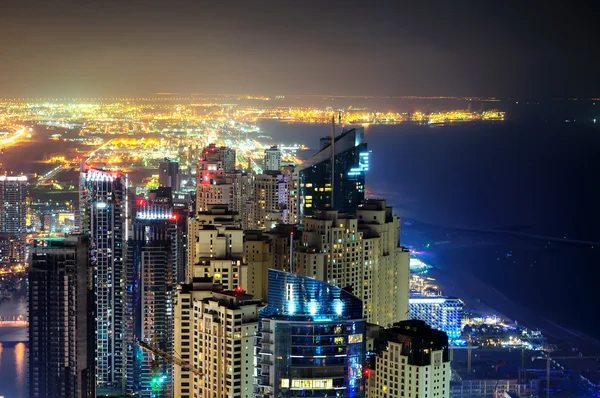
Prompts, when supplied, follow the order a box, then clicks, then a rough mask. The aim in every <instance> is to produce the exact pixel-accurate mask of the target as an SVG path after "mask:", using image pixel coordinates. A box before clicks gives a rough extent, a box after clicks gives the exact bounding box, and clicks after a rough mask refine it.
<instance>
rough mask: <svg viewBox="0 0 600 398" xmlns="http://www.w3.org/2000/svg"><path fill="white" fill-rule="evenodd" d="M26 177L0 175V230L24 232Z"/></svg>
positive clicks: (12, 232) (14, 232) (13, 232)
mask: <svg viewBox="0 0 600 398" xmlns="http://www.w3.org/2000/svg"><path fill="white" fill-rule="evenodd" d="M26 189H27V177H26V176H18V177H13V176H0V212H1V214H0V232H6V233H9V234H22V233H26V232H27V230H26V224H25V218H26V215H27V203H26V197H27V192H26Z"/></svg>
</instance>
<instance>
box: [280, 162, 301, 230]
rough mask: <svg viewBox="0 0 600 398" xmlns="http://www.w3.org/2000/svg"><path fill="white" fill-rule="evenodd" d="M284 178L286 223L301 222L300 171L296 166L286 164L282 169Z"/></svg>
mask: <svg viewBox="0 0 600 398" xmlns="http://www.w3.org/2000/svg"><path fill="white" fill-rule="evenodd" d="M282 173H283V180H284V181H285V183H286V191H285V201H284V202H285V208H284V210H283V223H284V224H298V222H299V218H298V217H299V204H300V200H299V194H298V184H299V182H298V173H297V172H296V171H295V168H294V166H285V167H284V168H283V169H282Z"/></svg>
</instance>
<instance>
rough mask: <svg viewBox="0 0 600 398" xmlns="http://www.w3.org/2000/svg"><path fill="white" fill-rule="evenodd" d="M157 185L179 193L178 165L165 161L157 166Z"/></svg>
mask: <svg viewBox="0 0 600 398" xmlns="http://www.w3.org/2000/svg"><path fill="white" fill-rule="evenodd" d="M158 184H159V185H160V186H161V187H169V188H171V189H172V190H173V191H174V192H176V191H179V163H177V162H175V161H172V160H169V159H166V158H165V160H163V161H161V162H160V163H159V166H158Z"/></svg>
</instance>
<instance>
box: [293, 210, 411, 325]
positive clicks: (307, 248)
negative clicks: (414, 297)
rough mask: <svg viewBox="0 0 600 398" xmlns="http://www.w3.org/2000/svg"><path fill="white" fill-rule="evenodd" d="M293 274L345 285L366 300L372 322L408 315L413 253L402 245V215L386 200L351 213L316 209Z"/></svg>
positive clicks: (304, 233)
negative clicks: (397, 215) (388, 204)
mask: <svg viewBox="0 0 600 398" xmlns="http://www.w3.org/2000/svg"><path fill="white" fill-rule="evenodd" d="M300 241H301V243H300V245H299V246H298V247H296V248H294V252H293V260H294V261H293V263H294V272H296V273H298V274H300V275H306V276H310V277H313V278H316V279H319V280H321V281H324V282H327V283H330V284H333V285H335V286H339V287H341V288H347V289H350V290H351V291H352V293H353V294H354V295H356V296H357V297H358V298H360V299H361V300H362V301H363V307H364V316H365V318H367V320H368V321H369V322H372V323H377V324H378V325H381V326H389V325H391V324H393V323H394V322H397V321H400V320H404V319H407V315H408V294H409V252H408V250H407V249H405V248H403V247H402V246H400V243H399V241H400V219H399V218H398V217H396V216H393V210H392V208H391V207H388V206H386V202H385V201H383V200H367V201H366V202H365V204H364V205H362V206H360V207H358V208H356V209H354V210H353V211H352V212H350V213H340V212H338V211H337V210H318V211H315V213H314V214H313V215H312V216H310V217H306V218H305V222H304V230H303V231H302V234H301V237H300Z"/></svg>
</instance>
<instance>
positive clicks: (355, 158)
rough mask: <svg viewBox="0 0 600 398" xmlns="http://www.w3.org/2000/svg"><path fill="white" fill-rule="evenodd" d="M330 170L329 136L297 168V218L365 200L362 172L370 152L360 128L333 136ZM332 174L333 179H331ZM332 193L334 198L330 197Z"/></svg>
mask: <svg viewBox="0 0 600 398" xmlns="http://www.w3.org/2000/svg"><path fill="white" fill-rule="evenodd" d="M334 150H335V161H334V162H333V168H334V170H333V171H334V172H333V173H332V169H331V167H332V161H331V156H332V151H331V139H323V140H322V144H321V150H320V151H319V152H317V153H316V154H315V155H314V156H313V157H311V158H310V159H308V160H307V161H306V162H304V163H302V164H301V165H299V166H298V167H296V172H297V173H298V193H299V204H298V210H299V215H298V218H299V221H300V223H301V224H302V222H303V219H304V217H305V216H309V215H312V214H313V213H314V210H315V209H335V210H338V211H341V212H345V211H351V210H353V209H356V208H357V207H358V206H359V205H361V204H362V203H363V202H364V199H365V171H367V170H368V169H369V152H368V150H367V143H366V142H365V141H364V129H363V128H362V127H356V128H350V129H345V130H343V131H342V134H340V135H339V136H337V137H335V141H334ZM332 175H334V176H335V177H334V180H333V181H332ZM332 195H333V198H332Z"/></svg>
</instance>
